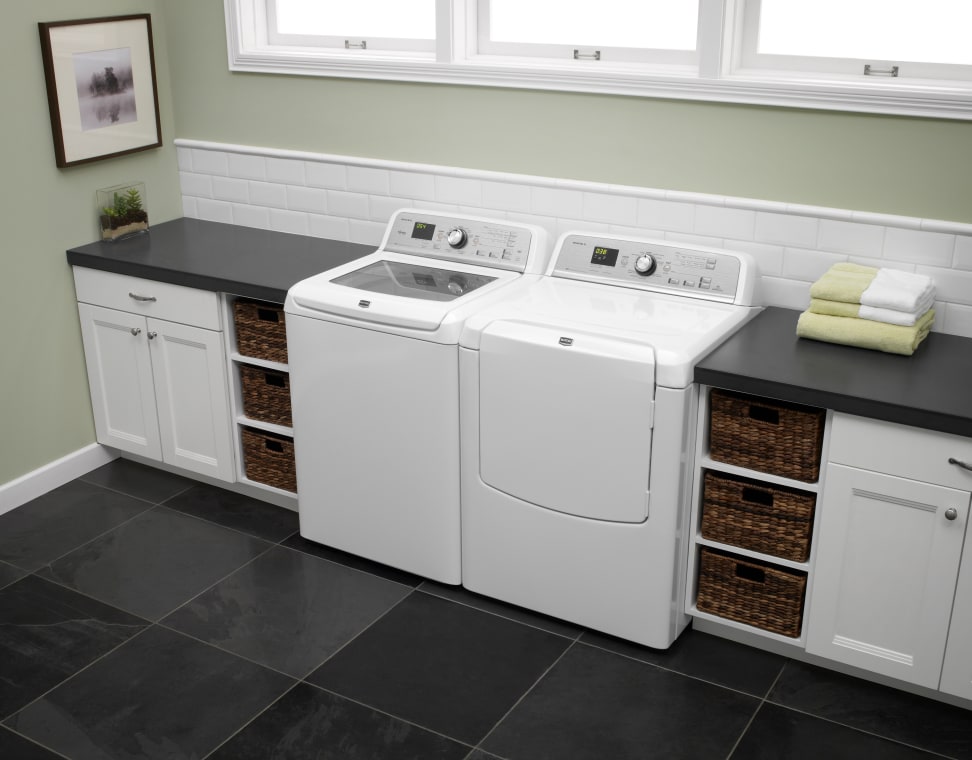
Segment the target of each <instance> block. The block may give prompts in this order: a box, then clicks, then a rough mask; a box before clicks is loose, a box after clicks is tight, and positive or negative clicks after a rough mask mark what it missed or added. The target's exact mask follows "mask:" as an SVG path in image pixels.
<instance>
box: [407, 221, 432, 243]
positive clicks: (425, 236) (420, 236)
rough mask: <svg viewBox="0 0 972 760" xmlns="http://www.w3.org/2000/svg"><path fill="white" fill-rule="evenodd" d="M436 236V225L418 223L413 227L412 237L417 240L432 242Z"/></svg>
mask: <svg viewBox="0 0 972 760" xmlns="http://www.w3.org/2000/svg"><path fill="white" fill-rule="evenodd" d="M434 234H435V225H434V224H429V223H428V222H416V223H415V226H414V227H412V237H413V238H415V239H416V240H431V239H432V236H433V235H434Z"/></svg>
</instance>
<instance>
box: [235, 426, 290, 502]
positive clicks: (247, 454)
mask: <svg viewBox="0 0 972 760" xmlns="http://www.w3.org/2000/svg"><path fill="white" fill-rule="evenodd" d="M240 432H241V435H242V438H243V469H244V471H245V472H246V477H247V478H248V479H249V480H253V481H256V482H257V483H264V484H266V485H268V486H273V487H274V488H280V489H283V490H284V491H292V492H294V493H296V491H297V467H296V465H295V463H294V441H293V439H292V438H288V437H287V436H283V435H276V434H274V433H268V432H265V431H263V430H254V429H252V428H242V430H241V431H240Z"/></svg>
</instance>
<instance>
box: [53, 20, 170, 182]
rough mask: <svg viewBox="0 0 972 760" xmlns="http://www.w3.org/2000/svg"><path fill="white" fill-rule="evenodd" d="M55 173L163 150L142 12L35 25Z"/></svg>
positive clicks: (147, 29) (148, 32) (151, 49)
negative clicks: (56, 169)
mask: <svg viewBox="0 0 972 760" xmlns="http://www.w3.org/2000/svg"><path fill="white" fill-rule="evenodd" d="M38 31H39V32H40V42H41V53H42V55H43V59H44V78H45V80H46V82H47V100H48V105H49V108H50V112H51V131H52V133H53V137H54V157H55V162H56V163H57V166H58V167H60V168H64V167H68V166H77V165H78V164H86V163H89V162H91V161H100V160H102V159H105V158H113V157H115V156H124V155H127V154H129V153H136V152H138V151H143V150H149V149H151V148H158V147H161V146H162V122H161V118H160V116H159V93H158V85H157V84H156V78H155V50H154V47H153V44H152V19H151V16H150V14H148V13H140V14H133V15H127V16H113V17H105V18H89V19H76V20H73V21H51V22H40V23H39V24H38Z"/></svg>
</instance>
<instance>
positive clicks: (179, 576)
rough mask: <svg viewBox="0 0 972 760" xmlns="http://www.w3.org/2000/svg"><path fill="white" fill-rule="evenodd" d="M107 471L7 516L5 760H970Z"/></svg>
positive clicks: (969, 718)
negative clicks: (439, 759)
mask: <svg viewBox="0 0 972 760" xmlns="http://www.w3.org/2000/svg"><path fill="white" fill-rule="evenodd" d="M297 531H298V524H297V516H296V515H295V514H294V513H293V512H289V511H287V510H282V509H278V508H276V507H272V506H269V505H267V504H264V503H262V502H259V501H254V500H252V499H248V498H244V497H241V496H239V495H236V494H232V493H229V492H226V491H223V490H221V489H218V488H213V487H211V486H206V485H202V484H199V483H195V482H194V481H191V480H187V479H184V478H181V477H178V476H174V475H170V474H167V473H164V472H160V471H157V470H154V469H151V468H148V467H144V466H141V465H137V464H133V463H131V462H127V461H124V460H116V461H115V462H112V463H111V464H109V465H106V466H105V467H102V468H100V469H99V470H96V471H94V472H92V473H89V474H88V475H86V476H84V477H82V478H80V479H78V480H77V481H74V482H72V483H69V484H67V485H65V486H63V487H61V488H58V489H55V490H54V491H52V492H50V493H48V494H46V495H44V496H42V497H40V498H38V499H35V500H34V501H32V502H30V503H29V504H25V505H24V506H22V507H20V508H19V509H16V510H14V511H12V512H9V513H7V514H5V515H0V758H4V760H6V758H11V759H12V760H35V759H36V760H58V759H60V760H64V758H68V760H87V759H88V758H92V759H94V758H98V759H99V760H104V759H111V760H115V759H124V760H134V759H135V758H167V759H174V758H186V759H189V758H193V759H194V760H203V759H204V758H210V759H212V760H215V759H219V760H251V759H252V760H269V759H279V760H303V759H304V758H315V759H321V760H323V759H331V760H359V759H365V758H368V759H373V760H399V759H400V758H401V759H405V758H411V759H414V760H434V759H436V758H443V759H444V760H445V759H447V760H452V759H453V758H455V760H544V759H545V758H550V759H551V760H553V759H556V760H573V759H575V758H576V759H577V760H583V759H586V758H592V759H596V760H628V759H629V758H630V759H632V760H634V759H637V760H646V759H648V758H662V759H666V760H667V759H668V758H676V759H678V760H681V759H682V758H685V759H688V760H691V759H692V758H700V759H706V758H717V759H731V760H764V759H766V760H770V759H772V760H777V759H779V760H803V759H804V758H806V759H807V760H809V759H810V758H813V759H814V760H817V759H818V758H827V759H828V760H830V759H831V758H837V759H838V760H839V759H842V758H848V759H850V758H867V757H873V758H881V759H882V760H884V759H885V758H887V759H888V760H918V758H926V759H929V758H943V757H945V758H972V712H970V711H967V710H961V709H959V708H954V707H949V706H947V705H945V704H942V703H939V702H936V701H931V700H926V699H921V698H919V697H915V696H913V695H909V694H906V693H903V692H899V691H896V690H893V689H888V688H885V687H881V686H878V685H875V684H872V683H870V682H866V681H860V680H858V679H854V678H850V677H848V676H843V675H840V674H837V673H834V672H831V671H828V670H823V669H820V668H815V667H812V666H809V665H806V664H803V663H799V662H796V661H791V660H787V659H786V658H782V657H778V656H776V655H770V654H767V653H766V652H762V651H759V650H755V649H751V648H748V647H744V646H741V645H738V644H735V643H732V642H729V641H726V640H723V639H719V638H716V637H713V636H708V635H706V634H703V633H699V632H695V631H687V632H686V633H685V634H683V636H682V637H681V638H680V639H679V640H678V641H677V642H676V643H675V645H674V646H672V648H671V649H669V650H667V651H657V650H651V649H647V648H645V647H640V646H636V645H634V644H631V643H629V642H624V641H619V640H617V639H613V638H611V637H609V636H605V635H603V634H600V633H596V632H593V631H586V630H584V629H581V628H579V627H577V626H574V625H572V624H570V623H566V622H564V621H560V620H553V619H551V618H547V617H544V616H542V615H538V614H535V613H532V612H530V611H527V610H522V609H517V608H511V607H509V606H507V605H504V604H502V603H500V602H497V601H495V600H491V599H486V598H484V597H481V596H478V595H476V594H472V593H470V592H468V591H465V590H464V589H462V588H455V587H450V586H443V585H441V584H437V583H432V582H429V581H423V580H422V579H421V578H417V577H415V576H413V575H409V574H408V573H403V572H401V571H399V570H395V569H393V568H388V567H383V566H380V565H375V564H374V563H370V562H368V561H366V560H362V559H360V558H357V557H353V556H351V555H348V554H345V553H343V552H339V551H335V550H333V549H328V548H326V547H322V546H319V545H317V544H314V543H312V542H309V541H305V540H304V539H302V538H301V537H300V535H299V534H298V532H297Z"/></svg>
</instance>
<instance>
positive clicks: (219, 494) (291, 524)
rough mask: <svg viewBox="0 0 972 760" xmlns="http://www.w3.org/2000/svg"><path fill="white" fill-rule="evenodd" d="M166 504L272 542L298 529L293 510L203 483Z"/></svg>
mask: <svg viewBox="0 0 972 760" xmlns="http://www.w3.org/2000/svg"><path fill="white" fill-rule="evenodd" d="M165 506H167V507H169V508H170V509H175V510H178V511H179V512H184V513H186V514H187V515H193V516H194V517H199V518H202V519H203V520H209V521H210V522H214V523H217V524H219V525H224V526H226V527H227V528H233V529H234V530H239V531H242V532H244V533H249V534H251V535H253V536H256V537H257V538H262V539H263V540H264V541H271V542H273V543H278V542H280V541H283V540H284V539H285V538H287V537H288V536H292V535H293V534H294V533H296V532H297V529H298V528H299V525H298V520H297V513H296V512H294V511H292V510H289V509H284V508H283V507H277V506H274V505H273V504H267V503H266V502H264V501H258V500H257V499H253V498H251V497H249V496H244V495H242V494H238V493H233V492H232V491H227V490H225V489H223V488H216V487H215V486H210V485H205V484H203V483H196V484H195V485H193V486H192V487H190V488H187V489H186V490H185V491H183V492H181V493H179V494H177V495H176V496H173V497H172V498H171V499H167V500H166V502H165Z"/></svg>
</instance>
